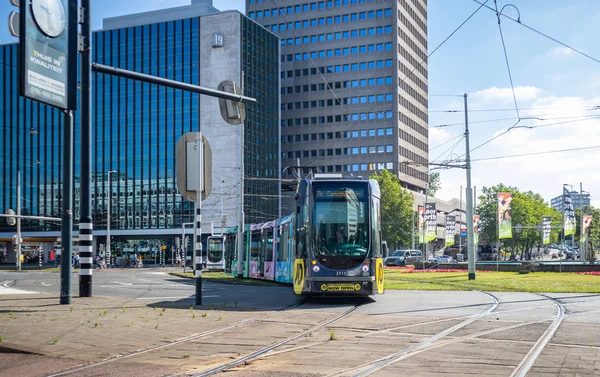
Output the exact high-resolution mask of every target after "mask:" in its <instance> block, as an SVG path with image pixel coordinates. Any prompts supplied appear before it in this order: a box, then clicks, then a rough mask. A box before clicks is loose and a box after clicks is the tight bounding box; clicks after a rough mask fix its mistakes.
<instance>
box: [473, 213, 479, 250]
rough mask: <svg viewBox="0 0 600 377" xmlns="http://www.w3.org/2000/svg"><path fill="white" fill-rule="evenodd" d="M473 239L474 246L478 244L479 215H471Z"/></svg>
mask: <svg viewBox="0 0 600 377" xmlns="http://www.w3.org/2000/svg"><path fill="white" fill-rule="evenodd" d="M473 238H474V239H475V246H477V245H478V244H479V215H473Z"/></svg>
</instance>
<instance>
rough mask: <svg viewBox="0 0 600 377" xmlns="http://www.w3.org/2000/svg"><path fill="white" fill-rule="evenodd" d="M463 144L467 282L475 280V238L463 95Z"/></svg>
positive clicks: (467, 122)
mask: <svg viewBox="0 0 600 377" xmlns="http://www.w3.org/2000/svg"><path fill="white" fill-rule="evenodd" d="M465 142H466V149H467V150H466V152H467V153H466V158H465V164H466V167H467V252H468V255H469V280H475V238H474V234H473V189H472V188H471V152H470V150H469V148H470V146H469V113H468V108H467V94H466V93H465Z"/></svg>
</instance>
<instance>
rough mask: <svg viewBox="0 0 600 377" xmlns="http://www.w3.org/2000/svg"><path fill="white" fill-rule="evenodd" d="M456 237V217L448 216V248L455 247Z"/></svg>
mask: <svg viewBox="0 0 600 377" xmlns="http://www.w3.org/2000/svg"><path fill="white" fill-rule="evenodd" d="M455 235H456V216H446V246H452V245H454V236H455Z"/></svg>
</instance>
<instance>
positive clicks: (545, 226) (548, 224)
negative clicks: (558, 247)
mask: <svg viewBox="0 0 600 377" xmlns="http://www.w3.org/2000/svg"><path fill="white" fill-rule="evenodd" d="M550 232H552V218H551V217H550V216H544V217H542V243H543V244H544V245H548V244H549V243H550Z"/></svg>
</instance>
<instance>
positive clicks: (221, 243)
mask: <svg viewBox="0 0 600 377" xmlns="http://www.w3.org/2000/svg"><path fill="white" fill-rule="evenodd" d="M206 245H207V247H206V249H207V250H206V253H207V256H206V257H207V258H206V259H207V260H206V269H207V270H209V271H217V270H218V271H223V270H224V269H225V236H224V235H221V236H210V237H208V239H207V241H206Z"/></svg>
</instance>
